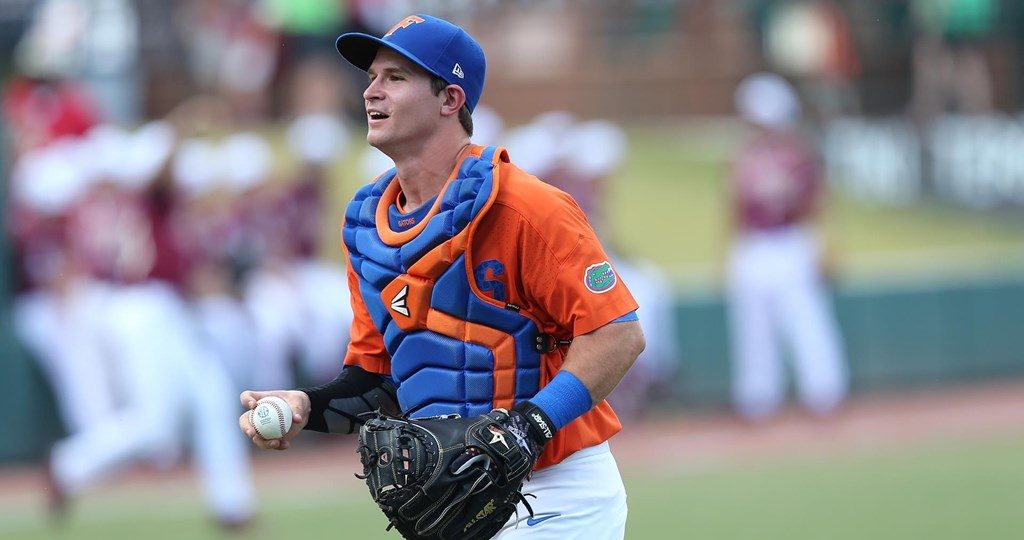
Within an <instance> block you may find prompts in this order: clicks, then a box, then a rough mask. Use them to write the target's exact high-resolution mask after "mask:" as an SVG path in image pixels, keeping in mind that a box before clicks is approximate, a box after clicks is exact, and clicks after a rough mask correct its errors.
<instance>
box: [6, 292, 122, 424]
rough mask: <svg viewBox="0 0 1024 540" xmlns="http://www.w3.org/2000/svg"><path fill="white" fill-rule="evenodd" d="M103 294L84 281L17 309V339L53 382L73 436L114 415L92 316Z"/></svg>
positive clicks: (23, 300) (22, 300)
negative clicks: (111, 414)
mask: <svg viewBox="0 0 1024 540" xmlns="http://www.w3.org/2000/svg"><path fill="white" fill-rule="evenodd" d="M104 290H105V289H104V288H103V286H102V285H100V284H97V283H94V282H90V281H82V282H80V283H77V284H75V285H73V286H72V287H70V288H69V290H68V291H67V292H66V293H65V294H63V295H57V294H55V293H52V292H48V291H35V292H32V293H28V294H25V295H22V296H21V297H19V298H18V300H17V301H16V302H15V305H14V330H15V334H16V335H17V336H18V339H19V340H20V341H21V343H22V344H23V345H24V346H25V348H26V349H27V350H28V351H29V352H31V354H32V357H33V358H34V359H35V360H36V361H37V362H38V363H39V366H40V368H41V370H42V371H43V373H44V374H45V375H46V377H47V379H49V381H50V384H51V386H52V387H53V389H54V399H55V401H56V402H57V407H58V409H59V410H60V415H61V419H62V420H63V421H64V427H65V428H66V429H67V431H68V433H78V432H79V431H81V430H82V429H83V428H84V427H85V426H87V425H89V424H90V423H91V422H92V421H93V419H95V418H99V417H102V416H105V415H107V414H110V413H111V411H113V410H114V397H115V395H114V391H113V388H112V387H111V384H110V383H111V379H112V373H111V369H110V366H108V365H107V364H108V363H107V361H106V359H105V358H104V356H103V354H102V351H101V349H100V345H101V344H100V342H99V336H98V331H97V328H96V325H95V321H96V317H95V316H94V313H93V312H92V309H93V308H94V307H95V306H96V302H97V300H98V299H99V298H101V297H102V295H103V291H104Z"/></svg>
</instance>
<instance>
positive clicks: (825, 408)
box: [728, 226, 848, 420]
mask: <svg viewBox="0 0 1024 540" xmlns="http://www.w3.org/2000/svg"><path fill="white" fill-rule="evenodd" d="M819 256H820V255H819V248H818V245H817V242H816V240H815V238H814V236H813V235H812V234H811V232H810V231H808V230H806V229H804V228H802V227H796V226H793V227H787V228H782V229H777V230H771V231H762V232H753V233H745V234H743V235H741V236H740V237H739V239H738V240H737V242H736V243H735V245H734V246H733V249H732V253H731V259H730V267H729V294H728V300H729V317H730V330H731V338H732V358H733V386H732V394H733V401H734V403H735V406H736V408H737V410H738V411H739V412H740V413H741V414H743V415H744V416H746V417H748V418H751V419H755V420H756V419H761V418H764V417H766V416H768V415H770V414H771V413H773V412H775V411H776V410H777V409H778V408H779V406H780V405H781V403H782V401H783V399H784V397H785V376H784V369H783V366H782V364H781V360H780V353H781V350H780V349H781V342H782V341H785V342H786V344H787V345H788V346H790V347H791V351H792V354H793V359H794V361H795V364H794V372H795V376H796V382H797V390H798V393H799V397H800V400H801V402H802V403H803V404H804V406H806V407H807V408H808V409H810V410H811V411H813V412H815V413H817V414H827V413H829V412H831V411H832V410H833V409H835V408H836V407H837V406H838V405H839V404H840V403H841V402H842V400H843V399H844V398H845V396H846V391H847V386H848V375H847V369H846V362H845V359H844V358H843V353H842V345H841V342H840V336H839V331H838V328H837V326H836V322H835V319H834V316H833V313H832V310H831V307H830V306H829V300H828V294H827V291H826V289H825V286H824V283H823V282H822V277H821V274H820V269H819Z"/></svg>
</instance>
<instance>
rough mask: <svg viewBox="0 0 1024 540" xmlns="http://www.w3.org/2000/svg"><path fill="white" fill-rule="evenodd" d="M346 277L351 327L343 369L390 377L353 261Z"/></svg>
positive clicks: (388, 360) (380, 338) (387, 360)
mask: <svg viewBox="0 0 1024 540" xmlns="http://www.w3.org/2000/svg"><path fill="white" fill-rule="evenodd" d="M345 260H346V262H347V263H348V264H347V267H346V270H345V273H346V274H347V276H348V289H349V292H350V293H351V294H350V296H351V297H352V327H351V330H350V331H349V335H350V339H351V341H349V344H348V350H347V351H346V353H345V365H346V366H359V367H361V368H363V369H365V370H366V371H369V372H371V373H378V374H380V375H390V374H391V356H390V355H389V354H388V351H387V349H385V348H384V336H382V335H381V334H380V332H379V331H377V327H376V326H374V324H373V319H372V318H371V317H370V312H369V311H368V310H367V309H366V303H365V302H364V301H363V296H362V294H360V291H359V277H358V276H357V275H356V273H355V270H353V269H352V261H349V260H348V253H347V252H346V253H345Z"/></svg>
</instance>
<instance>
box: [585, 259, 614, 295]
mask: <svg viewBox="0 0 1024 540" xmlns="http://www.w3.org/2000/svg"><path fill="white" fill-rule="evenodd" d="M616 281H618V278H616V277H615V270H612V263H610V262H608V261H603V262H599V263H597V264H592V265H590V266H588V267H587V271H586V272H584V273H583V284H584V285H586V286H587V289H588V290H589V291H590V292H592V293H598V294H600V293H604V292H608V291H610V290H611V289H612V287H614V286H615V282H616Z"/></svg>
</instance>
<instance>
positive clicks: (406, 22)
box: [384, 15, 424, 37]
mask: <svg viewBox="0 0 1024 540" xmlns="http://www.w3.org/2000/svg"><path fill="white" fill-rule="evenodd" d="M421 22H424V21H423V17H417V16H416V15H409V16H408V17H406V18H404V19H402V20H401V22H399V23H398V24H396V25H394V26H392V27H391V30H388V33H387V34H384V37H388V36H390V35H391V34H394V33H395V32H396V31H397V30H399V29H401V28H408V27H410V26H412V25H414V24H417V23H421Z"/></svg>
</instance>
